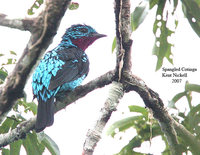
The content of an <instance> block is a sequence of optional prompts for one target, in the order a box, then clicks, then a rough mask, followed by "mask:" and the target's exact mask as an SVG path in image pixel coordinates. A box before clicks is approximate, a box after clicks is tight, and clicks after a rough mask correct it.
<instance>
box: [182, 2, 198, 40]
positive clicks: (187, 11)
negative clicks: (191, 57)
mask: <svg viewBox="0 0 200 155" xmlns="http://www.w3.org/2000/svg"><path fill="white" fill-rule="evenodd" d="M182 2H183V3H182V4H183V13H184V15H185V16H186V18H187V19H188V21H189V23H190V26H191V27H192V28H193V30H194V31H195V32H196V34H197V35H198V36H199V37H200V16H199V15H200V4H199V3H200V2H199V1H197V0H196V1H195V0H190V1H188V0H182Z"/></svg>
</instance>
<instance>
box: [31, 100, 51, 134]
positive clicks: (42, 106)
mask: <svg viewBox="0 0 200 155" xmlns="http://www.w3.org/2000/svg"><path fill="white" fill-rule="evenodd" d="M53 121H54V97H51V98H50V99H48V100H47V101H46V102H44V101H43V100H41V99H40V100H39V103H38V110H37V119H36V124H35V131H36V132H40V131H42V130H44V129H45V128H46V127H47V126H51V125H52V124H53Z"/></svg>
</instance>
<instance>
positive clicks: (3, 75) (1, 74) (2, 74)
mask: <svg viewBox="0 0 200 155" xmlns="http://www.w3.org/2000/svg"><path fill="white" fill-rule="evenodd" d="M7 76H8V73H7V72H6V71H3V70H2V69H0V79H1V80H2V81H4V80H5V78H6V77H7Z"/></svg>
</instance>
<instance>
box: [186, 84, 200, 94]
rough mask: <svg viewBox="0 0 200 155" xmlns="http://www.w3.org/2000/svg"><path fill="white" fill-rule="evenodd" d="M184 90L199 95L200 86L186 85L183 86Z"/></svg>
mask: <svg viewBox="0 0 200 155" xmlns="http://www.w3.org/2000/svg"><path fill="white" fill-rule="evenodd" d="M185 90H186V91H194V92H197V93H200V85H197V84H190V83H186V84H185Z"/></svg>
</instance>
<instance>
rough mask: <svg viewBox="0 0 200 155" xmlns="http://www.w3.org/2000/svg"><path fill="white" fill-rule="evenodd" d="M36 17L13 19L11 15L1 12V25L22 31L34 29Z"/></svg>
mask: <svg viewBox="0 0 200 155" xmlns="http://www.w3.org/2000/svg"><path fill="white" fill-rule="evenodd" d="M33 23H34V19H30V18H25V19H12V18H9V16H7V15H5V14H2V13H0V25H1V26H6V27H9V28H15V29H19V30H22V31H30V32H31V31H32V29H33Z"/></svg>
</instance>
